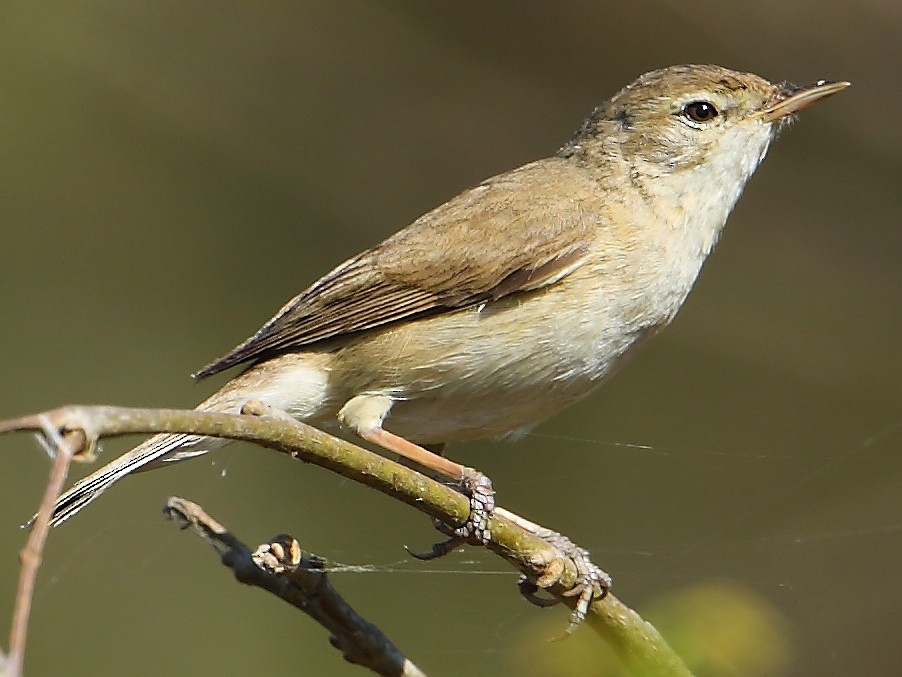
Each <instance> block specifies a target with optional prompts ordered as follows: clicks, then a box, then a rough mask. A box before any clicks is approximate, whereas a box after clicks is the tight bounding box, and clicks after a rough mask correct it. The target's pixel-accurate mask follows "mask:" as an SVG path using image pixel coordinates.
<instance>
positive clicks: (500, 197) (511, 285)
mask: <svg viewBox="0 0 902 677" xmlns="http://www.w3.org/2000/svg"><path fill="white" fill-rule="evenodd" d="M549 165H550V166H549ZM567 171H570V170H569V169H568V167H567V165H564V164H561V163H559V162H558V161H557V160H556V159H550V160H544V161H540V162H537V163H532V164H530V165H525V166H524V167H521V168H520V169H518V170H514V171H513V172H508V173H506V174H502V175H499V176H497V177H494V178H492V179H489V180H487V181H486V182H484V183H482V184H481V185H479V186H476V187H475V188H471V189H470V190H467V191H464V192H463V193H461V194H460V195H458V196H457V197H455V198H453V199H451V200H449V201H448V202H446V203H445V204H443V205H441V206H439V207H437V208H436V209H434V210H433V211H431V212H429V213H427V214H425V215H424V216H422V217H421V218H419V219H418V220H417V221H415V222H414V223H413V224H411V225H410V226H408V227H407V228H405V229H403V230H401V231H399V232H398V233H396V234H395V235H393V236H392V237H390V238H388V239H387V240H385V241H383V242H382V243H380V244H378V245H376V246H375V247H373V248H371V249H368V250H366V251H364V252H362V253H360V254H358V255H357V256H355V257H353V258H351V259H349V260H347V261H345V262H344V263H342V264H341V265H339V266H338V267H337V268H335V269H334V270H333V271H331V272H330V273H328V274H326V275H325V276H323V277H322V278H320V279H319V280H318V281H317V282H315V283H314V284H312V285H311V286H310V287H308V288H307V289H305V290H304V291H302V292H301V293H300V294H298V295H297V296H295V297H294V298H293V299H291V300H290V301H289V302H288V303H287V304H285V305H284V306H283V307H282V308H281V309H280V310H279V311H278V313H276V315H275V316H274V317H273V318H272V319H271V320H269V322H267V323H266V324H265V325H263V327H261V328H260V330H259V331H257V333H256V334H254V335H253V336H251V337H250V338H248V339H247V340H246V341H244V342H243V343H241V344H240V345H238V346H236V347H235V348H234V349H233V350H231V351H230V352H228V353H226V354H225V355H223V356H222V357H220V358H219V359H217V360H215V361H214V362H211V363H210V364H208V365H207V366H205V367H204V368H203V369H201V370H200V371H199V372H198V373H197V374H195V378H198V379H200V378H204V377H206V376H211V375H212V374H216V373H218V372H220V371H223V370H225V369H228V368H229V367H232V366H234V365H237V364H240V363H242V362H246V361H248V360H253V359H259V358H261V357H265V356H268V355H272V354H274V353H277V352H282V351H288V350H295V349H298V348H301V347H303V346H307V345H310V344H313V343H316V342H318V341H323V340H326V339H331V338H335V337H340V336H344V335H347V334H352V333H355V332H361V331H365V330H368V329H374V328H376V327H382V326H385V325H387V324H390V323H392V322H397V321H399V320H403V319H410V318H414V317H418V316H422V315H425V314H430V313H434V312H439V311H442V310H452V309H457V308H464V307H467V306H472V305H476V304H479V303H484V302H487V301H493V300H496V299H499V298H501V297H504V296H507V295H508V294H512V293H514V292H517V291H527V290H533V289H537V288H539V287H542V286H545V285H547V284H551V283H553V282H555V281H557V280H559V279H561V278H562V277H564V276H565V275H567V274H569V273H570V272H572V271H573V270H575V269H576V268H578V267H579V266H580V265H582V264H583V263H584V262H585V261H586V259H587V257H588V254H589V243H590V241H591V239H592V236H593V234H594V232H595V230H596V229H597V227H598V225H597V222H596V221H595V220H593V219H587V218H585V217H584V215H583V213H582V210H581V209H580V204H579V200H578V198H577V197H570V196H566V195H563V196H562V195H561V194H560V189H559V188H558V189H557V190H555V186H560V185H561V184H560V183H559V182H558V181H556V180H554V179H560V174H561V173H562V172H567ZM565 185H566V184H565Z"/></svg>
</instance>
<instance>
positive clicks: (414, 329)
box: [52, 65, 849, 525]
mask: <svg viewBox="0 0 902 677" xmlns="http://www.w3.org/2000/svg"><path fill="white" fill-rule="evenodd" d="M848 85H849V83H848V82H844V81H833V82H826V81H823V80H820V81H817V82H815V83H813V84H810V85H806V86H801V87H796V86H793V85H789V84H787V83H777V84H773V83H771V82H769V81H767V80H765V79H764V78H762V77H760V76H757V75H754V74H751V73H743V72H738V71H734V70H730V69H727V68H723V67H720V66H715V65H679V66H671V67H667V68H662V69H658V70H654V71H651V72H648V73H646V74H644V75H642V76H640V77H639V78H638V79H637V80H635V81H634V82H632V83H631V84H629V85H627V86H626V87H624V88H623V89H621V90H620V91H619V92H617V93H616V94H614V95H613V96H612V97H611V98H610V99H608V100H607V101H605V102H604V103H602V104H601V105H600V106H598V107H597V108H595V110H594V111H593V112H592V113H591V114H590V115H589V117H588V118H587V119H586V120H585V121H584V122H583V124H582V125H581V126H580V127H579V128H578V129H577V131H576V133H575V134H574V135H573V136H572V138H570V140H568V141H567V142H566V143H564V145H563V146H561V147H560V149H559V150H558V151H557V152H556V153H555V154H553V155H551V156H549V157H545V158H543V159H539V160H536V161H534V162H530V163H528V164H525V165H523V166H521V167H518V168H516V169H513V170H511V171H507V172H505V173H502V174H498V175H496V176H493V177H491V178H488V179H486V180H485V181H482V182H481V183H479V184H478V185H475V186H473V187H471V188H469V189H467V190H464V191H463V192H461V193H460V194H459V195H457V196H456V197H453V198H451V199H450V200H448V201H447V202H445V203H444V204H441V205H439V206H438V207H436V208H434V209H433V210H431V211H429V212H428V213H426V214H424V215H423V216H421V217H420V218H418V219H417V220H415V221H414V222H413V223H411V224H410V225H408V226H407V227H405V228H403V229H402V230H400V231H398V232H397V233H395V234H394V235H392V236H390V237H388V238H387V239H385V240H384V241H382V242H381V243H379V244H376V245H375V246H373V247H370V248H369V249H366V250H364V251H362V252H361V253H359V254H358V255H356V256H354V257H352V258H350V259H348V260H347V261H345V262H343V263H341V264H339V265H338V266H337V267H335V268H334V269H333V270H332V271H331V272H329V273H327V274H326V275H324V276H323V277H321V278H320V279H319V280H317V281H315V282H314V283H313V284H311V285H310V286H309V287H307V288H306V289H305V290H303V291H302V292H300V293H299V294H298V295H297V296H295V297H294V298H292V299H291V300H289V301H288V302H287V303H286V304H285V305H284V306H282V308H281V309H279V310H278V312H276V314H275V315H274V316H273V317H272V319H270V320H269V321H268V322H266V323H265V324H264V325H263V326H262V327H261V328H260V329H259V330H258V331H257V332H255V333H254V334H253V335H251V336H250V337H249V338H248V339H246V340H245V341H243V342H242V343H240V344H239V345H237V346H236V347H235V348H234V349H232V350H230V351H229V352H227V353H226V354H224V355H223V356H221V357H219V358H218V359H216V360H214V361H213V362H210V363H209V364H207V365H206V366H205V367H203V368H202V369H200V371H198V372H197V373H196V374H195V375H194V376H195V378H197V379H205V378H208V377H212V376H214V375H217V374H219V373H220V372H224V371H226V370H228V369H231V368H233V367H238V366H242V367H243V369H242V371H240V372H239V373H237V374H236V375H234V376H233V377H232V378H231V379H230V380H229V381H227V382H226V383H225V384H224V385H223V386H222V387H221V388H220V389H219V390H218V391H217V392H215V393H214V394H213V395H212V396H210V397H209V398H208V399H206V400H205V401H203V402H202V403H200V404H199V405H198V406H197V409H198V410H202V411H215V412H232V413H238V412H240V411H241V409H242V407H243V405H244V404H246V403H247V402H249V401H255V402H262V403H264V404H265V405H266V406H267V407H270V408H272V409H273V410H276V411H279V412H284V413H287V414H288V415H290V416H292V417H293V418H295V419H297V420H300V421H304V422H306V423H309V424H311V425H314V426H326V427H328V426H330V425H334V424H335V423H336V422H338V423H340V425H342V426H343V427H345V428H347V429H349V430H350V431H352V432H353V433H355V434H357V435H358V436H360V437H361V438H363V439H364V440H367V441H369V442H371V443H374V444H375V445H378V446H380V447H382V448H383V449H385V450H388V451H390V452H394V453H397V454H399V455H400V456H402V457H405V458H407V459H410V460H412V461H414V462H416V463H418V464H420V465H423V466H424V467H425V468H426V469H428V470H431V471H434V472H438V473H439V474H441V475H444V476H446V477H448V478H450V479H452V480H454V481H458V482H461V483H462V484H463V485H464V486H466V487H468V490H469V491H470V492H471V493H479V492H480V491H483V492H486V491H488V492H489V493H490V488H489V489H486V487H490V483H483V482H481V479H482V478H484V476H482V475H481V474H479V473H476V472H475V471H472V470H471V469H469V468H465V467H464V466H462V465H459V464H457V463H455V462H454V461H452V460H451V459H449V458H447V457H445V456H444V455H442V454H443V451H444V446H445V445H447V444H449V443H454V442H459V441H463V440H472V439H480V438H491V437H498V436H505V435H511V434H515V433H517V432H518V431H525V430H529V429H530V428H532V427H533V426H535V425H537V424H538V423H539V422H541V421H543V420H545V419H547V418H548V417H550V416H552V415H553V414H555V413H557V412H559V411H560V410H562V409H564V408H565V407H567V406H569V405H571V404H573V403H574V402H576V401H578V400H581V399H582V398H584V397H586V396H587V395H589V394H590V393H592V392H593V391H594V390H595V389H596V388H597V387H598V386H599V385H601V384H602V383H603V382H604V381H605V380H606V379H607V378H608V377H609V376H610V375H611V374H612V373H613V372H614V371H615V370H617V369H618V368H619V367H620V366H621V365H622V364H623V363H624V362H625V361H626V360H627V358H629V357H631V356H632V355H633V354H634V352H635V350H636V349H637V348H638V347H639V346H640V345H642V344H643V343H645V340H646V339H647V338H649V337H650V336H651V335H653V334H655V333H656V332H657V331H658V330H659V329H661V328H662V327H664V326H665V325H667V324H668V323H669V322H670V321H671V320H672V319H673V318H674V316H675V315H676V313H677V311H678V310H679V308H680V307H681V306H682V305H683V302H684V301H685V299H686V297H687V295H688V294H689V292H690V290H691V288H692V286H693V284H694V283H695V281H696V278H697V276H698V274H699V271H700V269H701V267H702V264H703V263H704V261H705V259H706V257H707V256H708V254H709V253H710V252H711V251H712V249H713V248H714V245H715V243H716V242H717V240H718V238H719V236H720V234H721V231H722V230H723V228H724V224H725V223H726V221H727V217H728V216H729V214H730V212H731V210H732V209H733V206H734V205H735V204H736V201H737V200H738V199H739V197H740V195H741V193H742V191H743V189H744V187H745V185H746V182H747V181H748V180H749V178H750V177H751V176H752V174H753V173H754V172H755V170H756V168H757V167H758V165H759V163H760V162H761V161H762V159H763V158H764V156H765V154H766V153H767V151H768V148H769V146H770V143H771V141H772V140H773V139H774V137H775V135H776V133H777V132H778V130H780V129H781V128H782V127H784V126H785V124H786V123H787V121H789V120H790V119H792V118H793V117H794V114H795V113H797V112H798V111H800V110H802V109H804V108H807V107H808V106H810V105H812V104H814V103H816V102H818V101H821V100H822V99H824V98H826V97H828V96H831V95H833V94H836V93H837V92H839V91H841V90H843V89H845V88H846V87H847V86H848ZM226 443H227V441H226V440H222V439H216V438H212V437H203V436H196V435H185V434H162V435H157V436H155V437H152V438H150V439H148V440H147V441H145V442H143V443H141V444H139V445H138V446H136V447H135V448H134V449H132V450H131V451H129V452H127V453H125V454H124V455H122V456H120V457H119V458H116V459H115V460H113V461H111V462H110V463H108V464H107V465H105V466H103V467H102V468H100V469H99V470H97V471H96V472H94V473H92V474H90V475H88V476H87V477H85V478H84V479H81V480H80V481H78V482H77V483H75V484H74V486H72V487H71V488H70V489H69V490H68V491H66V492H65V493H63V494H62V495H61V496H60V497H59V499H58V500H57V502H56V504H55V507H54V509H53V516H52V523H53V524H54V525H58V524H60V523H61V522H63V521H65V520H67V519H69V518H71V517H72V516H73V515H74V514H76V513H77V512H78V511H80V510H81V509H82V508H84V507H85V506H86V505H87V504H88V503H90V502H92V501H94V500H95V499H96V498H97V497H98V496H100V495H101V494H102V493H103V492H104V491H106V490H107V489H108V488H109V487H110V486H112V485H113V484H115V483H117V482H118V481H119V480H121V479H123V478H124V477H126V476H127V475H130V474H132V473H135V472H139V471H145V470H150V469H153V468H158V467H160V466H162V465H165V464H167V463H172V462H177V461H182V460H185V459H188V458H193V457H197V456H200V455H202V454H205V453H208V452H210V451H213V450H214V449H216V448H218V447H221V446H222V445H224V444H226ZM474 478H475V479H474ZM468 482H470V483H469V484H468ZM474 487H475V488H474ZM483 505H484V503H483ZM478 507H479V502H478V501H477V503H476V504H474V508H473V509H474V511H475V510H476V509H477V508H478Z"/></svg>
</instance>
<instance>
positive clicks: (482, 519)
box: [405, 468, 495, 561]
mask: <svg viewBox="0 0 902 677" xmlns="http://www.w3.org/2000/svg"><path fill="white" fill-rule="evenodd" d="M455 485H456V488H458V489H460V491H461V493H463V494H464V495H465V496H467V497H468V498H469V499H470V515H469V516H468V517H467V521H466V522H465V523H464V524H463V526H460V527H452V526H450V525H448V524H445V523H444V522H441V521H440V520H435V528H436V529H438V530H439V531H440V532H442V533H443V534H445V535H446V536H448V540H445V541H441V542H439V543H436V544H435V545H433V546H432V549H431V550H430V551H429V552H414V551H413V550H411V549H410V548H406V547H405V549H406V550H407V552H408V553H409V554H410V555H411V556H412V557H416V558H417V559H419V560H423V561H428V560H431V559H438V558H439V557H444V556H445V555H447V554H448V553H450V552H452V551H453V550H454V549H455V548H457V546H459V545H463V544H464V543H470V544H472V545H485V544H486V543H488V542H489V541H491V540H492V534H491V531H490V529H489V524H490V522H491V519H492V515H493V514H494V512H495V490H494V489H493V488H492V481H491V480H490V479H489V478H488V477H487V476H485V475H483V474H482V473H481V472H478V471H476V470H473V469H472V468H467V469H466V471H465V473H464V476H463V478H462V479H461V480H460V481H459V482H457V483H455Z"/></svg>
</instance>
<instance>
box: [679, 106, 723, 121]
mask: <svg viewBox="0 0 902 677" xmlns="http://www.w3.org/2000/svg"><path fill="white" fill-rule="evenodd" d="M718 115H720V113H719V112H718V110H717V108H715V106H714V104H713V103H711V102H709V101H693V102H692V103H687V104H686V105H685V106H683V116H684V117H686V118H688V119H690V120H692V121H693V122H711V120H713V119H714V118H716V117H717V116H718Z"/></svg>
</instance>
